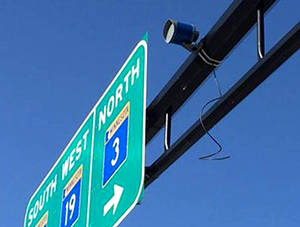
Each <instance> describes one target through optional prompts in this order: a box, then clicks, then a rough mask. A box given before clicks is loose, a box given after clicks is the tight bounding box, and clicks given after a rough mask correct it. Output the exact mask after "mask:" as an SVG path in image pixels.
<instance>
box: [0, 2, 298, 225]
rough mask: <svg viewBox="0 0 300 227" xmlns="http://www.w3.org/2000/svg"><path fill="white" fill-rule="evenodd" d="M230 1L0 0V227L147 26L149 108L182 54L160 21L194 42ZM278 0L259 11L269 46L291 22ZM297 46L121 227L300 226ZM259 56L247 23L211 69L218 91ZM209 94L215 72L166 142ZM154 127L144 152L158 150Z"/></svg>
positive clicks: (287, 6)
mask: <svg viewBox="0 0 300 227" xmlns="http://www.w3.org/2000/svg"><path fill="white" fill-rule="evenodd" d="M231 2H232V1H231V0H222V1H221V0H209V1H206V0H198V1H195V0H193V1H192V0H185V1H179V0H178V1H153V0H152V1H150V0H142V1H138V0H127V1H124V0H88V1H78V0H72V1H71V0H64V1H62V0H60V1H58V0H51V1H38V0H27V1H20V0H12V1H1V2H0V43H1V44H0V106H1V111H0V116H1V117H0V137H1V139H0V150H1V158H0V182H1V184H0V185H1V186H0V226H1V227H20V226H22V225H23V219H24V215H25V209H26V205H27V202H28V200H29V198H30V196H31V195H32V194H33V192H34V191H35V189H36V188H37V187H38V185H39V183H40V182H41V180H42V179H43V178H44V177H45V175H46V174H47V172H48V170H49V169H50V168H51V166H52V165H53V164H54V162H55V160H56V159H57V158H58V157H59V155H60V153H61V151H62V150H63V149H64V147H65V146H66V145H67V143H68V141H69V140H70V139H71V137H72V135H73V134H74V133H75V131H76V129H77V128H78V127H79V125H80V124H81V122H82V121H83V120H84V118H85V116H86V115H87V114H88V112H89V111H90V109H91V108H92V107H93V105H94V104H95V103H96V101H97V100H98V98H99V97H100V96H101V94H102V93H103V92H104V90H105V89H106V87H107V86H108V85H109V83H110V81H111V80H112V79H113V77H114V75H115V74H116V72H117V71H118V69H119V68H120V67H121V66H122V64H123V62H124V61H125V60H126V58H127V57H128V55H129V54H130V52H131V51H132V49H133V48H134V46H135V45H136V43H137V42H138V41H139V40H140V39H141V38H142V37H143V35H144V33H145V32H146V31H148V32H149V43H148V47H149V58H148V91H147V94H148V97H147V104H149V103H150V102H151V101H152V100H153V98H154V97H155V96H156V95H157V94H158V92H159V91H160V90H161V89H162V87H163V86H164V84H165V83H166V82H167V81H168V80H169V79H170V78H171V76H172V75H173V73H174V72H175V70H176V69H177V68H178V67H179V66H180V65H181V63H182V62H183V60H184V59H185V58H186V57H187V56H188V53H187V51H185V50H184V49H183V48H180V47H178V46H174V45H167V44H165V43H164V41H163V38H162V28H163V25H164V22H165V21H166V20H167V19H168V18H173V19H176V20H181V21H184V22H190V23H193V24H195V25H196V26H197V27H198V29H199V30H200V36H201V37H203V36H204V35H205V34H206V33H207V32H208V31H209V29H210V28H211V27H212V25H213V24H214V23H215V22H216V20H217V19H218V18H219V17H220V16H221V14H222V13H223V12H224V11H225V10H226V8H227V7H228V6H229V5H230V3H231ZM299 7H300V2H299V1H298V0H284V1H279V3H278V4H277V5H276V7H274V8H273V9H272V11H270V12H269V13H268V15H267V16H266V47H267V50H269V49H270V48H271V47H272V46H273V45H274V44H275V43H276V42H277V41H278V40H279V39H280V38H281V37H282V36H283V35H284V34H285V33H286V32H288V31H289V30H290V29H291V28H292V27H293V26H294V25H295V24H296V23H297V22H298V21H299V19H300V14H299ZM299 61H300V52H298V53H296V54H295V55H294V56H293V57H292V58H290V59H289V60H288V61H287V62H286V63H285V64H284V65H283V66H282V67H281V68H280V69H279V70H277V71H276V72H275V73H274V74H273V75H272V76H271V77H270V78H269V79H268V80H267V81H266V82H265V83H264V84H262V85H261V86H260V87H259V88H258V89H256V90H255V91H254V92H253V93H252V94H251V95H250V96H249V97H248V98H247V99H246V100H245V101H244V102H243V103H242V104H240V105H239V106H238V107H237V108H235V109H234V110H233V111H232V112H231V113H230V114H229V115H228V116H227V117H225V118H224V119H223V120H222V121H221V122H220V123H219V124H218V125H216V127H214V128H213V130H212V133H213V134H214V135H215V136H216V137H217V138H218V140H219V141H220V142H221V143H222V145H223V147H224V154H229V155H231V158H230V159H229V160H226V161H221V162H205V161H199V160H198V157H199V156H201V155H205V154H208V153H210V152H213V151H215V149H216V146H215V144H213V142H211V141H210V140H209V138H208V137H204V138H203V139H202V140H200V141H199V142H198V143H196V144H195V145H194V146H193V147H192V148H191V149H190V150H189V152H188V153H186V154H185V155H184V156H183V157H182V158H181V159H180V160H179V161H178V162H176V163H175V164H174V165H173V166H172V167H171V168H170V169H169V170H168V171H167V172H165V173H164V174H163V175H162V176H161V177H160V178H159V179H158V180H157V181H156V182H154V183H153V184H152V185H151V186H150V187H149V188H147V190H146V191H145V195H144V199H143V201H142V204H141V205H140V206H137V207H136V208H135V209H134V210H133V212H132V213H131V214H130V215H129V216H128V217H127V218H126V219H125V220H124V222H123V223H122V224H121V226H124V227H125V226H130V227H140V226H145V227H152V226H172V227H182V226H209V227H214V226H230V227H232V226H251V227H253V226H264V227H267V226H270V227H274V226H284V227H286V226H299V223H300V216H299V210H300V196H299V191H300V180H299V172H300V152H299V151H300V140H299V129H298V128H299V125H300V121H299V116H300V108H299V107H300V103H299V97H300V90H299V82H300V78H299V74H300V69H299ZM255 62H256V36H255V30H252V32H250V33H249V35H248V36H247V37H246V38H245V39H244V40H243V42H242V43H241V44H240V45H239V46H238V48H236V49H235V51H234V52H232V53H231V55H230V56H229V58H228V59H227V60H226V62H224V64H223V65H222V66H221V67H220V68H219V69H218V70H217V75H218V76H219V79H220V83H221V86H222V90H223V91H226V90H227V89H228V88H229V87H230V86H231V85H232V84H234V82H235V81H237V80H238V79H239V78H240V77H241V76H242V75H243V74H244V73H245V72H246V71H247V70H248V69H249V68H250V67H251V66H252V65H253V64H254V63H255ZM216 95H217V90H216V88H215V86H214V82H213V80H212V78H210V79H209V80H208V81H207V82H206V83H205V85H203V86H202V87H201V89H199V91H198V92H197V93H195V95H194V96H193V98H192V99H190V100H189V102H188V103H187V104H186V105H185V106H184V107H183V108H182V109H181V110H180V112H178V113H177V114H176V116H175V118H174V125H173V132H172V140H173V141H175V140H176V138H178V137H179V136H180V135H181V133H182V132H184V130H186V129H187V128H188V127H189V126H190V125H191V124H192V123H193V122H194V121H195V120H197V118H198V117H199V113H200V110H201V107H202V106H203V105H204V104H205V103H206V102H207V101H208V100H210V99H211V98H214V97H215V96H216ZM162 139H163V138H162V133H160V134H159V135H158V136H157V137H156V139H155V140H153V141H152V142H151V143H150V144H149V146H148V147H147V149H146V158H147V160H146V162H147V164H149V163H151V162H152V161H153V160H155V158H156V157H158V155H159V154H160V153H161V152H162V151H163V143H162Z"/></svg>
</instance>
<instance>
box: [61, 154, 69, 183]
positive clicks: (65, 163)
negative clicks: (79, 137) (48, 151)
mask: <svg viewBox="0 0 300 227" xmlns="http://www.w3.org/2000/svg"><path fill="white" fill-rule="evenodd" d="M68 169H69V157H68V158H67V160H66V161H65V162H64V164H63V168H62V180H64V179H65V177H66V176H67V175H68Z"/></svg>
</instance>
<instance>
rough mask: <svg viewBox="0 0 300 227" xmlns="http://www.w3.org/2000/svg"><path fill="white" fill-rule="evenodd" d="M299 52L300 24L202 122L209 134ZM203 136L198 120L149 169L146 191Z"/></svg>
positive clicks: (146, 178)
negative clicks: (210, 130) (209, 131)
mask: <svg viewBox="0 0 300 227" xmlns="http://www.w3.org/2000/svg"><path fill="white" fill-rule="evenodd" d="M299 48H300V22H299V23H298V24H297V25H296V26H295V27H294V28H293V29H292V30H291V31H290V32H289V33H288V34H286V35H285V36H284V37H283V38H282V39H281V40H280V41H279V42H278V43H277V44H276V45H275V46H274V47H273V48H272V49H271V50H270V51H269V52H268V53H267V55H266V56H265V57H264V58H263V59H261V60H260V61H258V62H257V63H256V64H255V65H254V66H253V67H252V68H251V69H250V70H249V71H248V72H247V73H246V74H245V75H244V76H243V77H242V78H241V79H240V80H239V81H238V82H237V83H236V84H235V85H234V86H233V87H232V88H231V89H230V90H229V91H227V92H226V94H225V95H224V96H223V99H222V100H220V101H218V102H217V103H216V104H214V105H213V106H212V107H211V108H210V109H209V110H208V111H207V112H206V113H205V114H204V116H203V122H204V125H205V126H206V128H207V129H208V130H209V129H211V128H212V127H213V126H214V125H215V124H217V123H218V122H219V121H220V120H221V119H222V118H223V117H224V116H226V114H228V113H229V112H230V111H231V110H232V109H233V108H234V107H236V106H237V105H238V104H239V103H240V102H241V101H242V100H243V99H244V98H245V97H247V95H249V94H250V93H251V92H252V91H253V90H254V89H255V88H256V87H257V86H259V85H260V84H261V83H262V82H263V81H264V80H265V79H267V78H268V77H269V76H270V75H271V73H273V72H274V71H275V70H276V69H277V68H278V67H279V66H281V65H282V64H283V63H284V62H285V61H286V60H287V59H288V58H289V57H291V56H292V54H294V53H295V52H296V51H297V50H298V49H299ZM203 135H205V130H204V129H203V128H202V126H201V123H200V121H199V120H198V121H196V122H195V123H194V124H193V125H192V126H191V127H190V128H189V129H188V130H187V131H186V132H185V133H184V134H183V135H182V136H181V137H180V138H179V139H178V140H177V141H176V142H175V143H174V144H173V145H172V146H171V147H170V148H169V152H168V153H164V154H163V155H162V156H160V157H159V158H158V159H157V160H156V161H155V162H154V163H153V164H152V165H151V166H150V167H147V168H146V174H145V175H146V177H145V187H148V186H149V185H150V184H151V183H152V182H153V181H154V180H155V179H156V178H158V177H159V176H160V175H161V174H162V173H163V172H164V171H165V170H166V169H168V168H169V167H170V166H171V165H172V164H173V163H174V162H175V161H176V160H177V159H178V158H180V156H181V155H183V154H184V153H185V152H186V151H187V150H188V149H189V148H190V147H191V146H192V145H193V144H195V142H196V141H197V140H199V139H200V138H201V137H202V136H203Z"/></svg>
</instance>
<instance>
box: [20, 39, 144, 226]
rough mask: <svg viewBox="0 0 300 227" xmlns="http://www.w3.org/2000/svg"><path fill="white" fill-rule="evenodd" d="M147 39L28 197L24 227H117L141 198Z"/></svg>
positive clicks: (131, 55) (130, 58) (132, 54)
mask: <svg viewBox="0 0 300 227" xmlns="http://www.w3.org/2000/svg"><path fill="white" fill-rule="evenodd" d="M146 76H147V35H146V36H145V38H144V39H143V40H141V41H140V42H139V43H138V45H137V46H136V47H135V48H134V50H133V52H132V53H131V54H130V56H129V57H128V59H127V60H126V62H125V63H124V65H123V66H122V68H121V69H120V70H119V72H118V73H117V75H116V76H115V78H114V80H113V81H112V82H111V84H110V85H109V87H108V88H107V89H106V91H105V93H104V94H103V95H102V96H101V98H100V99H99V101H98V102H97V104H96V105H95V106H94V108H93V109H92V110H91V112H90V113H89V115H88V116H87V118H86V119H85V120H84V122H83V123H82V125H81V126H80V127H79V129H78V130H77V132H76V133H75V135H74V136H73V138H72V139H71V141H70V142H69V144H68V145H67V147H66V148H65V150H64V151H63V152H62V154H61V156H60V157H59V159H58V160H57V161H56V163H55V164H54V166H53V167H52V169H51V170H50V172H49V173H48V174H47V176H46V177H45V178H44V180H43V181H42V183H41V184H40V186H39V187H38V189H37V190H36V191H35V193H34V194H33V196H32V197H31V199H30V201H29V203H28V205H27V209H26V215H25V220H24V227H99V226H101V227H111V226H117V225H119V224H120V223H121V221H122V220H123V219H124V218H125V217H126V216H127V215H128V213H129V212H130V211H131V210H132V209H133V208H134V207H135V205H136V204H137V203H138V201H139V200H140V199H141V197H142V194H143V190H144V188H143V183H144V169H145V115H146V113H145V110H146Z"/></svg>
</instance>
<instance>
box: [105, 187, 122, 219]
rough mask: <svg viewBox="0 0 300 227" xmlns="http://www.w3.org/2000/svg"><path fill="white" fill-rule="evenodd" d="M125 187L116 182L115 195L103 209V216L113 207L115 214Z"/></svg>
mask: <svg viewBox="0 0 300 227" xmlns="http://www.w3.org/2000/svg"><path fill="white" fill-rule="evenodd" d="M123 191H124V188H122V187H121V186H119V185H117V184H115V185H114V195H113V197H111V199H110V200H109V201H108V202H107V203H106V204H105V206H104V209H103V216H105V215H106V214H107V212H108V211H109V210H110V209H111V208H112V207H113V214H115V212H116V210H117V207H118V204H119V202H120V200H121V196H122V194H123Z"/></svg>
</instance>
